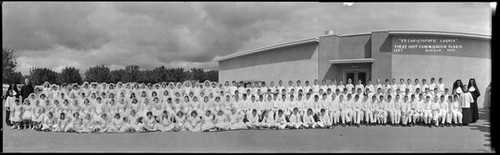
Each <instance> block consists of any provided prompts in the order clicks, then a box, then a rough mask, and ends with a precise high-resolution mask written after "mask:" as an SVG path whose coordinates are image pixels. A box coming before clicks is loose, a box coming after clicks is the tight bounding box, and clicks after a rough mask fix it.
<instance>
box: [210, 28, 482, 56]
mask: <svg viewBox="0 0 500 155" xmlns="http://www.w3.org/2000/svg"><path fill="white" fill-rule="evenodd" d="M372 32H388V33H389V34H395V35H399V34H401V35H407V34H408V35H445V36H457V37H470V38H479V39H491V35H484V34H474V33H460V32H445V31H417V30H385V31H372ZM370 34H371V33H357V34H342V35H339V34H332V35H333V36H338V37H349V36H357V35H370ZM332 35H326V36H332ZM314 42H318V43H319V38H310V39H305V40H298V41H293V42H287V43H280V44H276V45H271V46H267V47H263V48H257V49H252V50H248V51H243V52H238V53H234V54H230V55H226V56H218V57H215V58H214V61H217V62H218V61H223V60H227V59H231V58H236V57H240V56H244V55H249V54H254V53H259V52H265V51H269V50H273V49H278V48H283V47H289V46H295V45H301V44H307V43H314Z"/></svg>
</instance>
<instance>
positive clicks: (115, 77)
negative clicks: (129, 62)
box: [111, 69, 126, 83]
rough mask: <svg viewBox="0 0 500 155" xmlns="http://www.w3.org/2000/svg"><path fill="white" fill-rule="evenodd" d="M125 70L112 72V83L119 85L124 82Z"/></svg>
mask: <svg viewBox="0 0 500 155" xmlns="http://www.w3.org/2000/svg"><path fill="white" fill-rule="evenodd" d="M125 73H126V72H125V70H124V69H118V70H114V71H111V82H113V83H117V82H119V81H123V80H122V79H123V76H125Z"/></svg>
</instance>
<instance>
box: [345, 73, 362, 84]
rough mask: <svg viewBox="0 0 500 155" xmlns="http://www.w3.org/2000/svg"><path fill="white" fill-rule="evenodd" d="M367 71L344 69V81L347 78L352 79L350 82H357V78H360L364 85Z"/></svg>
mask: <svg viewBox="0 0 500 155" xmlns="http://www.w3.org/2000/svg"><path fill="white" fill-rule="evenodd" d="M367 72H368V71H366V70H346V71H344V81H345V83H347V81H348V79H351V80H352V84H354V85H356V84H358V80H361V83H362V84H363V85H366V82H367V79H368V74H367Z"/></svg>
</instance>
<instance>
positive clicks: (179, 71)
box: [168, 68, 187, 82]
mask: <svg viewBox="0 0 500 155" xmlns="http://www.w3.org/2000/svg"><path fill="white" fill-rule="evenodd" d="M168 73H169V74H170V75H171V76H172V80H173V81H174V82H182V81H185V80H186V77H187V74H186V72H185V71H184V68H172V69H168Z"/></svg>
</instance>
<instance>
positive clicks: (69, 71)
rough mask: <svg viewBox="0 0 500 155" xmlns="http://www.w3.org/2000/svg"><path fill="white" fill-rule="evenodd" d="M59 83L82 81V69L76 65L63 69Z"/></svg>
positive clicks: (79, 82)
mask: <svg viewBox="0 0 500 155" xmlns="http://www.w3.org/2000/svg"><path fill="white" fill-rule="evenodd" d="M59 77H60V82H59V83H78V84H81V83H82V76H81V75H80V71H79V70H78V69H76V68H75V67H66V68H64V69H63V70H62V71H61V74H60V76H59Z"/></svg>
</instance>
